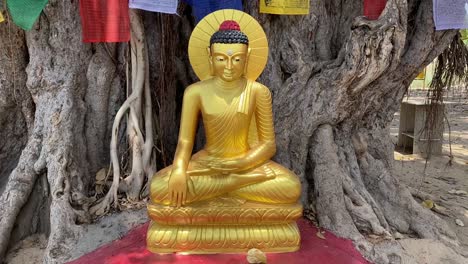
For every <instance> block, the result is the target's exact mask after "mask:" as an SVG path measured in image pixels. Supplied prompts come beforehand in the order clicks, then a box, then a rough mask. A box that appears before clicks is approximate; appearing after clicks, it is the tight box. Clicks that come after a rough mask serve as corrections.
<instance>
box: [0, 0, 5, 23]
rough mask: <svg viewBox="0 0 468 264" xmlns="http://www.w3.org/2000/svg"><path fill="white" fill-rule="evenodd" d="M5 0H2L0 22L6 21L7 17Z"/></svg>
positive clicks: (0, 3) (0, 0)
mask: <svg viewBox="0 0 468 264" xmlns="http://www.w3.org/2000/svg"><path fill="white" fill-rule="evenodd" d="M3 1H4V0H0V23H2V22H3V21H5V18H4V17H3V10H5V5H4V4H5V3H4V2H3Z"/></svg>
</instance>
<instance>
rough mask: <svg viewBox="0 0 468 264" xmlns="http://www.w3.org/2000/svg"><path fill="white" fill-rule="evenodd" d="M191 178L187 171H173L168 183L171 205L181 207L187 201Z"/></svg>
mask: <svg viewBox="0 0 468 264" xmlns="http://www.w3.org/2000/svg"><path fill="white" fill-rule="evenodd" d="M189 177H190V176H188V175H187V172H186V171H185V170H181V169H179V170H173V171H172V172H171V176H170V178H169V182H168V185H169V186H168V193H169V197H170V200H171V205H173V206H176V207H180V206H182V205H185V201H186V199H187V182H188V178H189Z"/></svg>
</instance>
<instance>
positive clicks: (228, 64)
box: [226, 59, 232, 70]
mask: <svg viewBox="0 0 468 264" xmlns="http://www.w3.org/2000/svg"><path fill="white" fill-rule="evenodd" d="M226 69H228V70H231V69H232V60H231V59H228V60H227V64H226Z"/></svg>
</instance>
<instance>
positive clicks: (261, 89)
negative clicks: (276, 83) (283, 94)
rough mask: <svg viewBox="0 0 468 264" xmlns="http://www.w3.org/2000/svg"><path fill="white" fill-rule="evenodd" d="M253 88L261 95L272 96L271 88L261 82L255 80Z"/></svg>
mask: <svg viewBox="0 0 468 264" xmlns="http://www.w3.org/2000/svg"><path fill="white" fill-rule="evenodd" d="M252 88H253V90H254V92H255V93H256V94H257V95H259V96H262V97H271V92H270V89H268V87H266V86H265V85H263V84H261V83H259V82H254V83H253V85H252Z"/></svg>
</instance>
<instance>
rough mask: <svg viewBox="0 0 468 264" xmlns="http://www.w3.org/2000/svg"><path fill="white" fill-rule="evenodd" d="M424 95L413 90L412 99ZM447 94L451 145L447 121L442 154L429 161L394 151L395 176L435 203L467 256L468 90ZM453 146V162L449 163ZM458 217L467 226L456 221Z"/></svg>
mask: <svg viewBox="0 0 468 264" xmlns="http://www.w3.org/2000/svg"><path fill="white" fill-rule="evenodd" d="M424 94H425V92H423V91H419V92H418V91H412V92H411V93H410V96H409V99H411V100H424ZM448 95H449V96H447V97H446V98H444V102H445V114H446V116H447V119H448V121H449V124H450V130H451V133H450V139H451V140H450V141H451V144H449V131H448V126H447V124H446V123H445V129H444V140H443V145H442V154H441V155H437V156H432V157H431V158H430V160H429V161H428V162H427V164H426V159H425V158H423V157H421V156H420V155H416V154H402V153H399V152H396V151H395V164H394V166H395V173H396V175H397V176H398V177H399V178H400V179H401V180H402V181H403V182H404V183H406V184H407V185H408V186H410V187H412V193H413V195H416V196H417V199H418V200H420V201H421V202H422V201H423V200H431V201H433V202H434V203H435V208H433V209H432V210H433V211H435V212H436V214H437V215H438V216H440V217H441V218H443V219H444V220H446V221H447V223H448V224H449V225H450V227H451V228H452V229H453V230H454V231H455V233H456V234H457V236H458V238H459V241H460V246H461V248H460V249H461V250H460V251H459V252H460V253H462V254H463V255H464V256H465V257H468V194H467V193H468V91H466V90H465V92H449V93H448ZM399 114H400V113H396V114H395V118H394V120H393V122H392V126H391V129H390V133H391V135H392V140H393V141H394V143H395V144H396V142H397V140H398V126H399V119H400V118H399V117H400V115H399ZM450 145H451V150H452V156H453V160H452V165H449V161H450ZM425 167H426V168H425ZM428 210H430V209H428ZM457 219H458V220H459V221H461V223H463V224H464V226H460V225H459V224H457V223H456V221H457ZM428 263H432V262H428ZM466 263H468V260H467V262H466Z"/></svg>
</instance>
